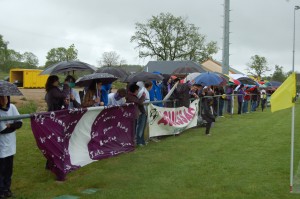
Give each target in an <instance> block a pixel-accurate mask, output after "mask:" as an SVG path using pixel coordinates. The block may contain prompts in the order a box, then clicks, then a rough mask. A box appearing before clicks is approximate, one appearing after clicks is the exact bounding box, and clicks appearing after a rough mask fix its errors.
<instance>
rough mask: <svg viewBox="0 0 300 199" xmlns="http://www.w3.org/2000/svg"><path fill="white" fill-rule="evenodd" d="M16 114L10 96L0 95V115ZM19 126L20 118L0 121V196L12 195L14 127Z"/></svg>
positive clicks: (14, 151)
mask: <svg viewBox="0 0 300 199" xmlns="http://www.w3.org/2000/svg"><path fill="white" fill-rule="evenodd" d="M17 115H19V112H18V110H17V108H16V106H15V105H14V104H11V103H10V97H9V96H0V117H7V116H17ZM21 127H22V121H21V120H14V121H0V198H9V197H12V192H11V190H10V186H11V177H12V174H13V160H14V155H15V154H16V129H19V128H21Z"/></svg>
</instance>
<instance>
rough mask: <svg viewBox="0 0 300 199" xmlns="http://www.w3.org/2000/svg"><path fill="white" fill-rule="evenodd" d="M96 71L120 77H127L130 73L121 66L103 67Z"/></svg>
mask: <svg viewBox="0 0 300 199" xmlns="http://www.w3.org/2000/svg"><path fill="white" fill-rule="evenodd" d="M95 73H108V74H111V75H114V76H115V77H118V78H123V79H124V78H126V77H127V76H128V75H129V74H128V73H127V72H126V70H124V69H122V68H120V67H101V68H99V69H97V70H96V72H95Z"/></svg>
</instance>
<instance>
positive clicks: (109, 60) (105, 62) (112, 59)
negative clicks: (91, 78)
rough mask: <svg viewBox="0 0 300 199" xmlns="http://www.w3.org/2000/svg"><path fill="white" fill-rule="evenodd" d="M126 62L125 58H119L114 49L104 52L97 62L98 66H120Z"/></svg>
mask: <svg viewBox="0 0 300 199" xmlns="http://www.w3.org/2000/svg"><path fill="white" fill-rule="evenodd" d="M125 64H126V60H124V59H120V55H118V54H117V53H116V52H115V51H110V52H104V53H103V54H102V58H101V60H100V61H99V62H98V65H99V66H108V67H110V66H122V65H125Z"/></svg>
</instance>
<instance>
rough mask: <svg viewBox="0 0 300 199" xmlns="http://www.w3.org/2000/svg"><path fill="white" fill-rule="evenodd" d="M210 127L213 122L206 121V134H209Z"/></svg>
mask: <svg viewBox="0 0 300 199" xmlns="http://www.w3.org/2000/svg"><path fill="white" fill-rule="evenodd" d="M210 127H211V122H209V123H206V129H205V134H206V135H207V134H209V131H210Z"/></svg>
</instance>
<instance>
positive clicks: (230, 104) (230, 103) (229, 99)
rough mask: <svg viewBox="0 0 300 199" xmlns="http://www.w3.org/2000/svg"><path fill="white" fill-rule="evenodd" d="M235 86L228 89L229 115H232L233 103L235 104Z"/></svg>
mask: <svg viewBox="0 0 300 199" xmlns="http://www.w3.org/2000/svg"><path fill="white" fill-rule="evenodd" d="M232 94H233V86H228V87H227V89H226V96H227V113H229V114H232V103H233V96H232Z"/></svg>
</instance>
